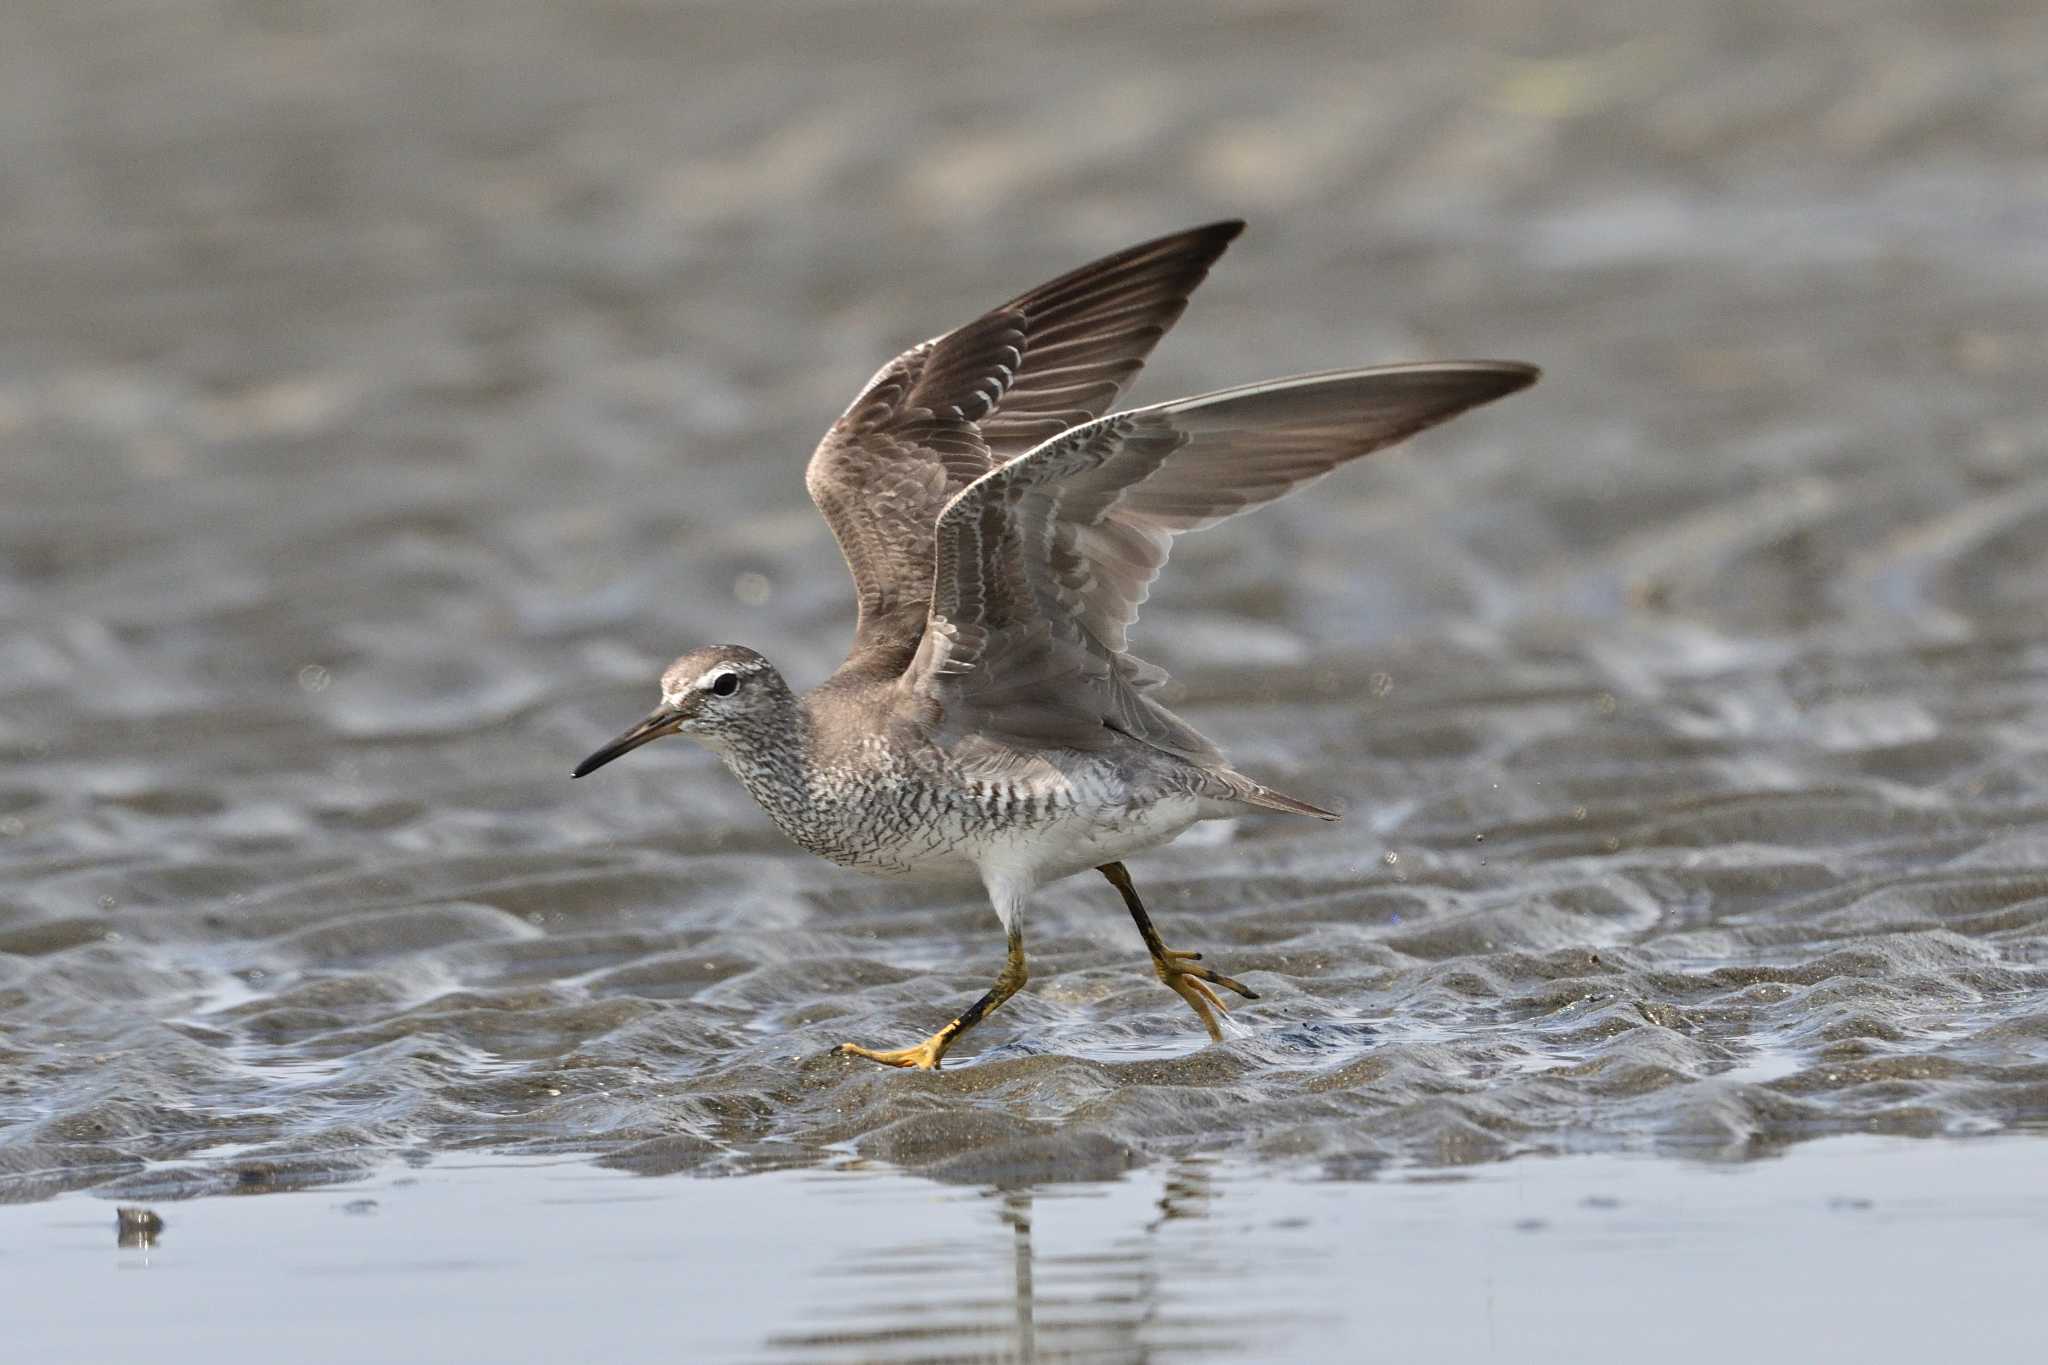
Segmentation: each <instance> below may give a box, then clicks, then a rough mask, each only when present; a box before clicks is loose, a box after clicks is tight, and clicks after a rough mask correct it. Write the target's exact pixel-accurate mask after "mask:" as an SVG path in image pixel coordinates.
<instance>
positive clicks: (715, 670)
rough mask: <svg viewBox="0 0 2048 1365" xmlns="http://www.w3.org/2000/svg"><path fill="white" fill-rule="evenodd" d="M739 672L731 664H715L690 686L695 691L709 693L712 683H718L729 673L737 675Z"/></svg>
mask: <svg viewBox="0 0 2048 1365" xmlns="http://www.w3.org/2000/svg"><path fill="white" fill-rule="evenodd" d="M738 671H739V670H738V669H736V668H734V667H732V666H731V665H730V664H713V665H712V666H711V667H710V668H707V669H705V670H704V672H703V674H702V675H701V676H699V677H698V679H697V681H695V682H693V683H691V684H690V686H691V688H692V689H693V690H695V691H698V692H708V691H710V690H711V684H712V683H714V682H716V681H717V680H718V679H720V678H722V677H724V676H725V675H726V674H728V673H737V672H738Z"/></svg>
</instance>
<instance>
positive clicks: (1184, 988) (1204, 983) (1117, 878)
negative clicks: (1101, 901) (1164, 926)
mask: <svg viewBox="0 0 2048 1365" xmlns="http://www.w3.org/2000/svg"><path fill="white" fill-rule="evenodd" d="M1095 870H1096V871H1097V872H1100V873H1101V874H1102V875H1103V876H1104V877H1107V878H1108V879H1109V884H1110V885H1111V886H1113V887H1115V888H1116V889H1117V892H1118V893H1119V894H1120V895H1122V896H1123V898H1124V907H1125V908H1126V909H1128V910H1129V911H1130V912H1131V918H1132V919H1134V920H1136V921H1137V924H1138V933H1139V934H1140V935H1141V936H1142V937H1143V938H1144V940H1145V950H1146V951H1147V952H1149V953H1151V954H1152V970H1153V971H1155V972H1157V973H1158V974H1159V979H1160V980H1161V981H1163V982H1165V983H1166V985H1167V988H1168V989H1170V990H1171V991H1172V992H1173V993H1174V994H1175V995H1178V996H1179V997H1180V998H1181V999H1183V1000H1185V1001H1187V1002H1188V1008H1189V1009H1192V1010H1193V1011H1194V1012H1195V1014H1196V1015H1197V1016H1198V1017H1199V1018H1200V1019H1201V1021H1202V1027H1204V1028H1206V1029H1208V1030H1209V1041H1210V1042H1213V1043H1220V1042H1222V1041H1223V1027H1222V1025H1220V1024H1218V1023H1217V1022H1216V1016H1217V1015H1218V1014H1228V1013H1230V1009H1229V1007H1228V1006H1226V1005H1225V1004H1224V1003H1223V1001H1222V999H1221V998H1220V997H1219V996H1218V995H1217V994H1216V992H1215V991H1213V990H1211V989H1210V986H1211V985H1212V984H1213V985H1217V986H1221V987H1223V989H1225V990H1227V991H1236V992H1237V993H1238V994H1239V995H1241V996H1243V997H1244V998H1245V999H1247V1000H1256V999H1258V998H1259V997H1258V995H1257V993H1256V992H1254V991H1253V990H1251V989H1250V988H1249V987H1247V986H1246V985H1245V984H1244V983H1243V982H1241V981H1236V980H1233V979H1232V978H1230V977H1227V976H1225V975H1223V974H1222V973H1221V972H1213V971H1210V970H1209V969H1208V968H1207V967H1190V966H1189V965H1187V964H1189V963H1190V962H1200V961H1201V960H1202V955H1201V954H1200V953H1183V952H1181V951H1179V950H1178V949H1174V948H1169V947H1167V946H1166V945H1165V944H1164V943H1163V942H1161V941H1160V938H1159V931H1158V930H1157V929H1154V928H1153V927H1152V917H1151V916H1150V915H1148V914H1146V913H1145V903H1144V902H1143V901H1141V900H1139V899H1138V888H1137V887H1136V886H1134V885H1132V883H1131V874H1130V872H1129V871H1128V870H1127V869H1126V868H1125V867H1124V865H1123V864H1122V863H1104V864H1103V865H1102V866H1101V867H1098V868H1096V869H1095Z"/></svg>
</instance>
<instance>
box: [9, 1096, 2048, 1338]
mask: <svg viewBox="0 0 2048 1365" xmlns="http://www.w3.org/2000/svg"><path fill="white" fill-rule="evenodd" d="M2042 1148H2043V1144H2042V1143H2041V1141H2040V1140H2039V1139H2038V1138H2035V1139H2020V1140H2014V1139H2010V1138H1990V1139H1984V1140H1978V1141H1971V1142H1968V1143H1966V1144H1962V1145H1960V1146H1958V1147H1956V1148H1955V1149H1953V1150H1952V1151H1951V1150H1949V1149H1945V1148H1942V1147H1938V1146H1933V1145H1930V1144H1926V1143H1913V1142H1908V1141H1906V1140H1904V1139H1897V1138H1889V1139H1887V1138H1869V1137H1849V1138H1836V1139H1830V1140H1828V1141H1824V1142H1817V1143H1812V1144H1808V1145H1806V1146H1804V1147H1802V1148H1800V1149H1799V1150H1798V1151H1797V1152H1796V1153H1793V1154H1791V1155H1790V1156H1789V1157H1788V1158H1787V1159H1786V1160H1783V1161H1773V1162H1754V1163H1746V1164H1741V1165H1735V1166H1721V1165H1709V1164H1701V1163H1670V1162H1655V1161H1646V1160H1643V1159H1640V1158H1629V1157H1618V1156H1579V1157H1569V1158H1564V1159H1560V1160H1527V1161H1513V1162H1502V1163H1495V1164H1492V1165H1489V1166H1484V1167H1479V1168H1475V1169H1472V1170H1469V1171H1466V1172H1462V1173H1459V1174H1457V1175H1454V1176H1448V1177H1447V1176H1445V1175H1443V1174H1441V1173H1431V1172H1426V1171H1420V1170H1415V1169H1406V1170H1395V1171H1387V1172H1381V1173H1379V1174H1378V1175H1376V1176H1374V1177H1373V1178H1370V1179H1367V1180H1362V1181H1361V1180H1349V1179H1338V1180H1329V1179H1318V1178H1315V1177H1314V1176H1313V1175H1312V1174H1304V1173H1303V1172H1301V1171H1298V1170H1291V1169H1287V1168H1284V1167H1274V1166H1272V1165H1270V1164H1266V1163H1257V1164H1253V1163H1245V1162H1239V1161H1216V1160H1210V1159H1206V1158H1189V1159H1184V1160H1176V1161H1170V1162H1164V1163H1161V1164H1160V1165H1158V1166H1156V1167H1152V1168H1148V1169H1146V1170H1143V1171H1140V1172H1136V1173H1133V1174H1132V1175H1129V1176H1127V1177H1125V1178H1123V1179H1121V1180H1118V1181H1111V1182H1104V1183H1100V1184H1083V1185H1055V1186H1051V1187H1049V1188H1044V1189H1039V1190H1030V1189H1011V1190H990V1189H982V1190H963V1189H955V1188H951V1187H945V1186H934V1185H932V1184H930V1183H928V1182H926V1181H922V1180H918V1179H915V1178H912V1177H906V1176H903V1175H900V1174H897V1173H893V1172H890V1171H888V1170H885V1169H876V1168H874V1167H872V1166H870V1165H869V1164H868V1163H864V1162H860V1161H849V1162H842V1163H837V1164H835V1165H834V1166H833V1167H832V1168H830V1169H824V1170H809V1171H782V1172H775V1173H771V1174H767V1175H761V1176H755V1177H751V1178H749V1179H745V1180H712V1181H690V1180H681V1179H669V1180H642V1179H635V1178H632V1177H629V1176H622V1175H619V1174H617V1173H613V1172H607V1171H605V1170H603V1169H601V1168H593V1167H591V1166H590V1165H588V1164H586V1163H584V1162H582V1161H573V1160H561V1159H546V1158H503V1157H478V1156H459V1155H451V1156H443V1157H438V1158H426V1157H422V1158H421V1159H420V1160H419V1161H417V1162H415V1163H411V1164H409V1165H408V1166H398V1167H393V1168H390V1169H387V1170H385V1171H382V1172H380V1173H378V1174H377V1175H375V1176H372V1177H369V1178H366V1179H362V1180H358V1181H354V1182H351V1183H350V1184H348V1185H345V1186H342V1187H340V1188H330V1189H323V1190H317V1191H302V1192H292V1193H287V1194H283V1195H279V1196H276V1197H273V1198H264V1199H260V1200H247V1199H241V1200H234V1199H210V1200H198V1201H194V1202H191V1203H188V1204H179V1205H175V1206H170V1207H169V1209H168V1210H167V1213H166V1217H167V1220H168V1221H167V1222H166V1224H165V1226H164V1227H163V1228H162V1230H161V1231H159V1232H158V1233H157V1234H155V1235H154V1236H153V1237H152V1238H148V1239H144V1238H141V1237H138V1236H131V1237H129V1238H128V1239H127V1244H126V1245H120V1244H119V1239H118V1238H117V1235H116V1230H115V1228H114V1226H113V1219H112V1218H111V1217H110V1216H109V1213H108V1210H107V1206H106V1205H105V1204H103V1203H98V1202H95V1201H91V1200H87V1199H83V1198H80V1197H77V1196H67V1197H64V1198H61V1199H58V1200H56V1201H54V1202H51V1203H46V1204H41V1205H37V1206H33V1207H22V1208H5V1207H0V1272H4V1273H5V1274H6V1275H7V1278H8V1284H9V1290H10V1294H11V1295H14V1296H18V1298H17V1299H16V1302H17V1303H18V1304H19V1308H18V1310H17V1311H14V1312H11V1313H10V1318H9V1328H10V1331H9V1338H10V1343H11V1346H12V1348H13V1349H16V1350H19V1351H23V1352H25V1354H24V1356H23V1358H25V1359H34V1360H37V1361H47V1362H50V1363H51V1365H62V1363H63V1362H69V1361H93V1362H97V1361H103V1360H106V1359H108V1358H110V1357H120V1356H123V1355H128V1354H132V1353H134V1352H135V1351H136V1350H137V1349H144V1350H146V1351H147V1353H148V1356H149V1358H150V1359H151V1360H155V1361H160V1362H163V1363H164V1365H177V1363H178V1362H183V1361H217V1360H221V1359H237V1358H241V1357H240V1355H239V1352H240V1351H242V1350H243V1349H245V1348H246V1346H247V1344H248V1343H251V1342H271V1343H286V1342H288V1343H290V1348H289V1349H290V1352H291V1355H292V1358H293V1359H295V1360H305V1361H328V1360H334V1361H346V1360H360V1359H362V1358H363V1351H364V1344H365V1337H364V1335H363V1332H364V1329H365V1328H370V1329H371V1330H373V1331H374V1333H375V1337H374V1340H375V1342H376V1356H377V1358H378V1359H380V1360H390V1361H394V1362H397V1361H437V1360H448V1359H455V1358H462V1359H489V1360H503V1361H525V1360H534V1361H542V1360H562V1359H565V1358H566V1359H589V1360H600V1359H618V1358H632V1359H646V1358H653V1359H671V1358H672V1359H678V1360H734V1361H740V1360H745V1361H791V1362H794V1361H858V1360H875V1359H912V1360H961V1359H977V1360H985V1359H1008V1360H1101V1361H1108V1360H1156V1359H1165V1360H1185V1359H1204V1360H1216V1361H1238V1360H1242V1361H1261V1360H1358V1359H1375V1360H1376V1359H1382V1358H1384V1359H1393V1360H1400V1359H1415V1358H1422V1359H1428V1360H1431V1361H1446V1362H1454V1361H1466V1360H1500V1359H1516V1360H1562V1359H1578V1360H1620V1359H1629V1360H1637V1359H1653V1360H1659V1361H1670V1362H1688V1361H1718V1360H1727V1359H1730V1358H1737V1359H1753V1358H1763V1359H1772V1360H1847V1359H1855V1360H1917V1359H1928V1358H1930V1357H1938V1356H1944V1355H1947V1354H1949V1353H1952V1352H1956V1351H1966V1352H1968V1353H1969V1354H1970V1355H1971V1356H1972V1357H1973V1358H1978V1359H2005V1360H2018V1359H2026V1358H2028V1357H2029V1356H2030V1355H2032V1354H2034V1353H2035V1352H2036V1351H2037V1350H2038V1348H2039V1345H2040V1342H2041V1338H2042V1332H2043V1330H2044V1328H2048V1317H2044V1315H2043V1314H2042V1312H2041V1310H2040V1308H2039V1305H2038V1297H2039V1296H2038V1293H2037V1282H2038V1278H2039V1267H2040V1264H2041V1260H2040V1258H2041V1253H2042V1250H2043V1248H2044V1246H2048V1188H2044V1187H2043V1185H2042V1183H2041V1181H2040V1180H2039V1179H2038V1175H2039V1172H2040V1169H2041V1163H2042V1161H2043V1160H2044V1159H2048V1153H2044V1151H2043V1150H2042ZM1958 1158H1960V1159H1958ZM792 1230H800V1235H792ZM29 1247H33V1248H34V1251H33V1253H32V1254H29V1253H27V1252H25V1251H22V1250H17V1251H15V1252H13V1254H10V1253H9V1251H8V1250H6V1249H8V1248H23V1249H25V1248H29ZM109 1302H119V1303H120V1304H121V1305H122V1311H121V1312H120V1313H119V1314H108V1313H106V1312H104V1311H103V1305H105V1304H107V1303H109Z"/></svg>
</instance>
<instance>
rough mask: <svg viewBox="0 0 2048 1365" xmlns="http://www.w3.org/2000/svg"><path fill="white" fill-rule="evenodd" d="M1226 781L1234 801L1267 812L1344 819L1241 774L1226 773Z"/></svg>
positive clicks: (1323, 818)
mask: <svg viewBox="0 0 2048 1365" xmlns="http://www.w3.org/2000/svg"><path fill="white" fill-rule="evenodd" d="M1223 777H1224V780H1225V781H1227V782H1228V783H1229V784H1230V795H1231V797H1232V799H1234V800H1238V801H1242V802H1244V803H1245V804H1246V805H1248V806H1259V807H1261V808H1263V809H1265V810H1277V811H1285V812H1286V813H1287V814H1289V815H1311V816H1314V817H1315V818H1316V819H1318V820H1341V819H1343V818H1344V817H1343V816H1341V815H1339V814H1337V812H1335V811H1333V810H1324V809H1323V808H1322V807H1321V806H1312V805H1310V804H1309V803H1308V802H1306V801H1297V800H1296V799H1295V798H1293V797H1291V796H1287V795H1284V794H1282V793H1280V792H1276V791H1274V790H1273V789H1272V788H1271V787H1268V786H1266V785H1264V784H1263V783H1259V782H1254V781H1252V780H1251V779H1250V778H1249V777H1246V776H1245V775H1244V774H1243V773H1240V772H1225V773H1224V774H1223Z"/></svg>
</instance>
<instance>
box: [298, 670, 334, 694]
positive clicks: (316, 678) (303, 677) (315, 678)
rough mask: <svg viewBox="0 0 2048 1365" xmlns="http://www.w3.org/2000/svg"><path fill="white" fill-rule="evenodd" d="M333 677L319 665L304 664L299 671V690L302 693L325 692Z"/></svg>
mask: <svg viewBox="0 0 2048 1365" xmlns="http://www.w3.org/2000/svg"><path fill="white" fill-rule="evenodd" d="M333 681H334V676H333V675H332V674H330V673H329V672H328V671H327V670H326V669H324V668H322V667H321V666H320V665H319V664H306V665H305V666H303V667H302V668H300V669H299V690H300V691H302V692H325V691H326V690H327V685H328V684H329V683H331V682H333Z"/></svg>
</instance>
